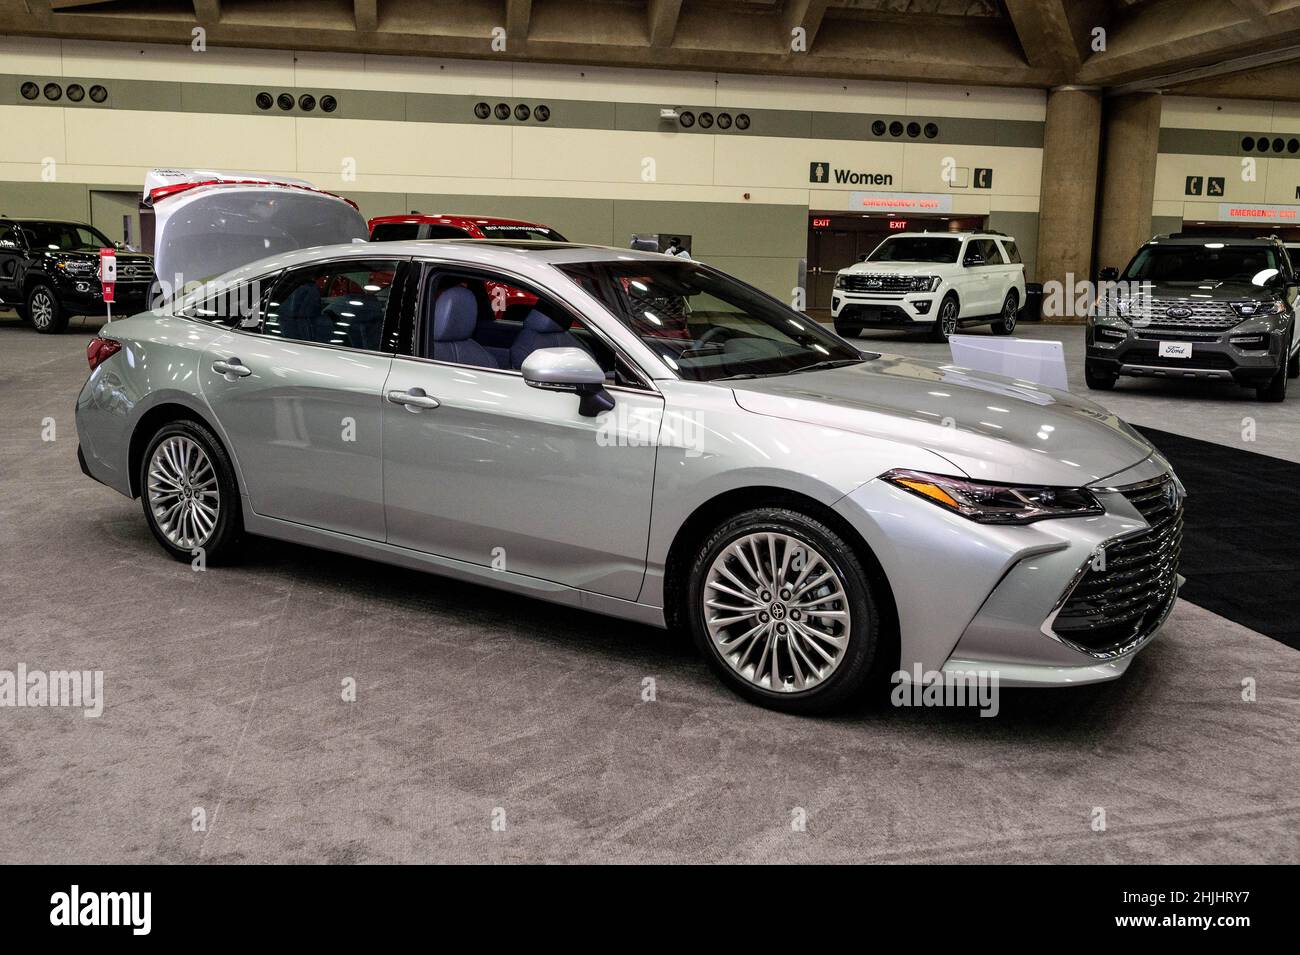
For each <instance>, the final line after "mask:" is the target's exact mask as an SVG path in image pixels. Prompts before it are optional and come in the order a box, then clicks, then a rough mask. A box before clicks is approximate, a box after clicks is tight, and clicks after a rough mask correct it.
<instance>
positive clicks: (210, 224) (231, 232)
mask: <svg viewBox="0 0 1300 955" xmlns="http://www.w3.org/2000/svg"><path fill="white" fill-rule="evenodd" d="M144 202H145V204H146V205H148V206H152V207H153V211H154V269H155V271H156V272H157V275H158V279H159V281H160V282H162V283H163V287H164V289H165V290H166V292H167V293H168V295H169V297H170V295H171V294H174V293H176V292H179V291H181V290H182V289H184V288H185V287H186V286H187V285H193V284H194V283H197V282H202V281H204V280H205V279H208V278H211V277H213V276H216V275H221V274H222V273H224V272H228V271H230V270H231V269H235V268H238V267H239V266H241V265H247V264H248V263H249V262H255V261H256V260H258V259H261V258H265V257H266V256H268V255H275V254H278V253H281V252H288V251H292V250H294V249H305V248H310V247H312V246H317V245H334V244H337V243H340V242H351V241H353V240H363V241H364V240H366V239H367V238H368V237H369V232H368V230H367V228H366V220H365V219H364V218H362V216H361V213H360V212H359V211H357V207H356V205H355V204H354V203H352V202H350V201H349V200H347V199H344V198H342V197H340V196H336V195H334V194H333V193H330V192H324V191H322V190H320V189H317V188H316V187H315V186H313V185H312V184H311V183H309V182H306V181H304V180H301V179H287V178H282V177H271V176H263V175H259V174H257V173H241V172H217V171H215V170H211V169H152V170H150V171H149V173H148V175H147V176H146V177H145V183H144Z"/></svg>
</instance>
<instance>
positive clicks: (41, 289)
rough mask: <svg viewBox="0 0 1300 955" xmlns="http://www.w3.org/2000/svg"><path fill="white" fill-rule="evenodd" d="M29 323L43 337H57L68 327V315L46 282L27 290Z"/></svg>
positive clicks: (38, 283)
mask: <svg viewBox="0 0 1300 955" xmlns="http://www.w3.org/2000/svg"><path fill="white" fill-rule="evenodd" d="M27 321H28V322H29V323H30V324H31V326H32V327H33V328H34V329H36V330H37V331H38V332H40V333H41V334H43V335H57V334H59V333H60V332H62V331H63V330H64V329H65V328H67V327H68V313H67V312H66V311H64V309H63V306H62V305H60V304H59V297H58V296H57V295H55V294H54V289H52V288H50V287H49V286H48V285H46V284H45V283H44V282H37V283H36V284H35V285H33V286H32V287H31V288H30V289H28V290H27Z"/></svg>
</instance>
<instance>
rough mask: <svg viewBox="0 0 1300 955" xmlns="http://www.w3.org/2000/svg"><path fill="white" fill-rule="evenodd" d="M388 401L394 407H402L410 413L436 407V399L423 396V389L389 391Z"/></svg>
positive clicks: (426, 395)
mask: <svg viewBox="0 0 1300 955" xmlns="http://www.w3.org/2000/svg"><path fill="white" fill-rule="evenodd" d="M388 400H389V401H391V402H392V403H393V404H395V405H404V406H405V407H406V410H407V411H410V412H420V411H424V410H425V409H426V408H436V407H438V399H437V398H435V397H433V396H432V395H428V394H425V391H424V389H423V388H412V389H410V390H409V391H390V392H389V393H388Z"/></svg>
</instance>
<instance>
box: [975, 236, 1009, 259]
mask: <svg viewBox="0 0 1300 955" xmlns="http://www.w3.org/2000/svg"><path fill="white" fill-rule="evenodd" d="M979 244H980V252H981V254H982V255H983V256H984V264H985V265H1003V264H1005V260H1004V259H1003V258H1002V250H1001V249H999V248H998V244H997V243H996V242H994V241H993V240H992V239H980V242H979Z"/></svg>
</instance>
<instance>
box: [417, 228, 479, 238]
mask: <svg viewBox="0 0 1300 955" xmlns="http://www.w3.org/2000/svg"><path fill="white" fill-rule="evenodd" d="M425 229H426V230H427V231H426V232H425V235H424V238H426V239H472V238H473V236H472V235H470V234H469V233H468V232H466V231H465V230H464V229H458V228H456V227H455V226H454V225H429V226H425Z"/></svg>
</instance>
